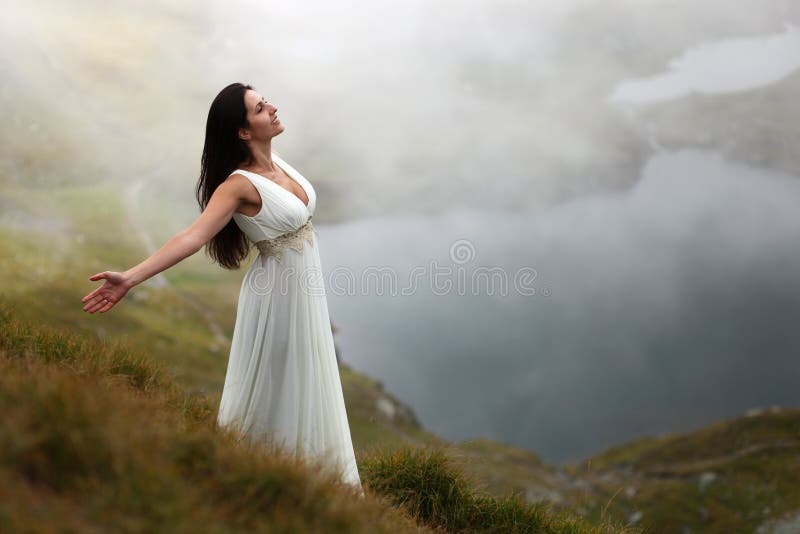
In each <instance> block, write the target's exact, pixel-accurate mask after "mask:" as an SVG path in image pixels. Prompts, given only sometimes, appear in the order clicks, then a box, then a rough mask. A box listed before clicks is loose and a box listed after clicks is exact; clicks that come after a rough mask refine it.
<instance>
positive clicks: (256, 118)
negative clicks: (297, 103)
mask: <svg viewBox="0 0 800 534" xmlns="http://www.w3.org/2000/svg"><path fill="white" fill-rule="evenodd" d="M244 105H245V107H246V108H247V120H248V122H249V123H250V127H249V128H242V129H241V130H240V131H239V135H240V136H242V138H243V139H245V140H248V141H255V142H259V141H268V140H269V139H272V138H273V137H275V136H276V135H278V134H279V133H281V132H283V130H284V127H283V124H282V123H281V121H280V119H279V118H278V108H276V107H275V106H273V105H272V104H270V103H269V102H267V101H265V100H264V97H263V96H261V94H259V93H258V91H255V90H253V89H248V90H247V91H245V93H244Z"/></svg>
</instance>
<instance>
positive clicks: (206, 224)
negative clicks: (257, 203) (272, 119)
mask: <svg viewBox="0 0 800 534" xmlns="http://www.w3.org/2000/svg"><path fill="white" fill-rule="evenodd" d="M236 176H237V175H234V177H231V178H229V179H228V180H225V181H224V182H223V183H221V184H220V185H219V187H217V189H216V190H215V191H214V194H213V195H211V199H209V201H208V205H207V206H206V209H205V210H203V212H202V213H201V214H200V216H199V217H198V218H197V220H195V221H194V222H193V223H192V225H191V226H189V227H188V228H186V229H184V230H181V231H180V232H178V233H177V234H175V235H174V236H172V237H171V238H170V239H169V240H168V241H167V242H166V243H164V245H163V246H162V247H161V248H160V249H158V250H157V251H156V252H154V253H153V255H152V256H150V257H149V258H147V259H146V260H144V261H142V262H141V263H139V264H138V265H135V266H134V267H131V268H130V269H128V270H127V271H125V272H114V271H104V272H101V273H97V274H94V275H92V276H90V277H89V280H102V279H105V283H104V284H103V285H102V286H101V287H98V288H97V289H95V290H94V291H92V292H91V293H89V294H88V295H86V296H85V297H83V299H81V300H82V302H83V303H84V304H85V306H84V307H83V311H86V312H89V313H94V312H97V311H99V312H100V313H104V312H107V311H108V310H110V309H111V308H113V307H114V305H115V304H116V303H117V302H119V301H120V300H121V299H122V297H124V296H125V295H126V294H127V293H128V291H129V290H130V289H132V288H133V287H134V286H136V285H138V284H141V283H142V282H144V281H145V280H147V279H148V278H150V277H153V276H155V275H157V274H158V273H160V272H162V271H165V270H167V269H169V268H170V267H172V266H173V265H175V264H176V263H179V262H180V261H182V260H184V259H186V258H187V257H189V256H191V255H192V254H194V253H195V252H197V251H198V250H200V249H201V248H202V247H203V245H205V244H206V243H208V241H210V240H211V238H212V237H214V236H215V235H217V232H219V231H220V230H222V229H223V228H224V227H225V225H226V224H228V222H229V221H230V220H231V217H233V214H234V213H235V212H236V210H237V209H238V208H239V205H240V204H241V202H242V200H243V199H244V195H245V191H246V189H245V187H246V186H245V184H244V182H243V181H244V180H247V179H246V178H244V177H242V176H239V177H238V178H236ZM248 185H249V184H248ZM250 187H252V186H250Z"/></svg>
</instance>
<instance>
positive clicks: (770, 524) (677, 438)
mask: <svg viewBox="0 0 800 534" xmlns="http://www.w3.org/2000/svg"><path fill="white" fill-rule="evenodd" d="M570 473H571V474H573V475H575V476H581V477H583V478H584V479H585V480H587V482H588V483H589V484H590V486H591V488H592V491H593V492H595V493H596V494H597V495H598V496H599V497H600V499H599V500H600V501H603V500H609V499H610V504H609V506H608V513H609V516H610V517H616V518H618V519H625V520H631V519H632V518H634V519H636V522H637V524H640V525H642V526H643V527H645V528H648V529H652V531H653V532H714V533H717V532H718V533H729V532H756V531H758V532H773V531H775V532H799V531H800V515H798V512H800V486H799V485H798V483H797V481H798V480H800V409H797V408H794V409H789V408H783V409H781V408H772V409H767V410H761V411H752V412H750V413H748V414H745V415H743V416H741V417H737V418H733V419H730V420H726V421H720V422H718V423H715V424H713V425H711V426H709V427H706V428H702V429H699V430H696V431H693V432H687V433H682V434H675V435H665V436H659V437H649V438H645V439H640V440H635V441H632V442H629V443H626V444H623V445H621V446H618V447H613V448H611V449H609V450H607V451H605V452H604V453H602V454H599V455H597V456H594V457H592V458H590V459H588V460H586V462H585V463H584V464H583V467H579V466H571V468H570ZM612 498H613V499H612ZM599 510H600V506H595V507H593V509H591V510H589V511H588V515H589V516H590V517H592V516H595V515H597V514H598V513H599ZM779 525H783V526H782V527H780V528H784V529H786V530H780V528H779ZM759 529H760V530H759Z"/></svg>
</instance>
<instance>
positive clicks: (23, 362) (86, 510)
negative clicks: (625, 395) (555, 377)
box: [0, 303, 624, 533]
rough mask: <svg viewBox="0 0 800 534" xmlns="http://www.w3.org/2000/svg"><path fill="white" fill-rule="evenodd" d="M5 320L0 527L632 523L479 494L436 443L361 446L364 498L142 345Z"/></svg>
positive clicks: (481, 528)
mask: <svg viewBox="0 0 800 534" xmlns="http://www.w3.org/2000/svg"><path fill="white" fill-rule="evenodd" d="M0 332H2V334H1V335H0V410H2V411H3V414H4V425H3V426H2V428H0V487H4V488H6V489H4V490H0V530H2V531H8V532H12V531H14V532H16V531H51V530H64V531H68V530H73V531H81V532H102V531H108V530H115V531H153V530H159V531H170V532H172V531H175V532H200V531H202V532H240V531H243V530H247V531H265V532H271V531H282V532H283V531H303V532H305V531H310V532H426V531H434V530H439V531H442V530H444V531H449V532H466V531H474V532H498V531H502V532H543V533H544V532H547V533H549V532H553V533H556V532H558V533H561V532H564V533H567V532H570V533H600V532H603V533H605V532H623V531H624V530H623V529H620V528H619V527H615V526H612V525H608V524H606V525H605V526H603V527H596V526H592V525H590V524H588V523H587V522H586V521H584V520H583V519H580V518H576V517H571V516H568V515H567V514H564V513H554V512H551V511H550V510H548V509H547V508H546V507H545V506H543V505H542V504H536V505H531V504H527V503H524V502H521V501H520V500H518V499H514V498H509V499H496V498H494V497H491V496H489V495H485V494H481V493H477V492H476V491H475V490H474V488H473V485H472V483H473V481H471V480H470V479H469V478H467V477H465V476H464V475H463V473H462V472H461V471H460V469H459V468H458V467H457V466H456V465H455V464H454V463H453V462H452V461H451V460H450V459H449V458H448V456H447V455H446V454H444V452H443V451H441V450H438V449H428V448H426V449H417V450H414V449H412V448H410V447H401V448H399V449H398V448H395V449H392V450H381V449H370V450H368V451H364V452H362V453H361V454H358V457H357V460H358V464H359V470H360V472H361V474H362V481H363V484H364V488H365V491H366V497H365V498H364V499H360V498H358V496H357V495H356V494H355V493H354V491H353V490H352V488H349V487H347V486H344V485H342V484H340V483H339V482H338V480H337V479H336V478H335V475H334V474H332V473H330V472H328V471H326V470H323V469H320V466H319V465H317V464H315V463H314V461H313V460H311V459H308V458H303V457H296V456H294V455H292V454H290V453H287V452H285V451H282V450H280V449H278V448H277V447H275V446H273V445H272V444H270V443H269V442H264V441H262V442H259V443H251V442H250V441H249V440H246V439H244V438H243V436H240V435H238V434H236V433H235V432H232V431H228V430H225V429H222V428H219V427H217V425H216V417H215V416H216V408H217V405H216V400H215V399H214V398H213V397H212V398H210V397H207V396H204V395H200V394H196V393H189V392H187V391H186V390H185V389H184V388H183V387H182V386H180V385H179V384H178V383H177V382H175V381H174V379H173V378H172V377H171V376H170V374H169V372H168V371H167V369H166V367H165V366H164V365H163V364H161V363H156V362H155V361H153V360H152V359H151V358H150V357H149V356H147V355H146V354H144V353H142V352H140V351H138V350H135V349H132V348H130V347H128V346H126V345H124V344H120V343H107V342H104V341H100V340H97V339H94V338H91V337H89V336H85V335H81V334H76V333H72V332H69V331H62V330H59V329H53V328H50V327H45V326H42V325H37V324H33V323H30V322H26V321H20V320H19V319H18V318H17V317H16V314H15V312H14V309H13V307H9V306H8V305H7V304H5V303H0ZM8 488H13V491H9V489H8Z"/></svg>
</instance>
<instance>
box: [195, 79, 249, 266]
mask: <svg viewBox="0 0 800 534" xmlns="http://www.w3.org/2000/svg"><path fill="white" fill-rule="evenodd" d="M248 89H253V88H252V87H251V86H249V85H245V84H242V83H232V84H230V85H229V86H227V87H226V88H225V89H223V90H222V91H220V92H219V94H218V95H217V96H216V98H214V101H213V102H212V103H211V109H210V110H209V111H208V120H207V121H206V141H205V145H204V146H203V156H202V158H201V160H200V179H199V180H198V181H197V189H196V191H195V195H196V196H197V202H198V204H200V211H201V212H202V211H203V210H204V209H206V206H207V205H208V201H209V200H211V195H212V194H214V191H216V189H217V187H219V184H221V183H222V182H224V181H225V179H226V178H227V177H228V176H229V175H230V173H232V172H233V171H235V170H236V169H237V167H238V166H239V164H241V163H242V162H243V161H245V162H246V161H250V158H251V154H250V149H249V148H247V143H245V142H244V140H243V139H241V138H240V137H239V128H247V127H249V126H250V123H249V122H248V120H247V108H246V107H245V105H244V94H245V92H246V91H247V90H248ZM249 249H250V245H249V243H248V239H247V236H246V235H245V234H244V233H243V232H242V231H241V229H240V228H239V226H238V225H237V224H236V222H235V221H234V220H233V219H231V220H230V221H228V224H226V225H225V227H224V228H223V229H222V230H220V231H219V232H218V233H217V235H215V236H214V237H212V238H211V240H210V241H209V242H208V243H206V254H207V255H208V256H210V257H211V259H212V260H214V261H215V262H217V263H219V264H220V265H221V266H222V267H224V268H226V269H231V270H235V269H238V268H239V265H240V264H241V262H242V260H244V259H245V258H246V257H247V253H248V252H249Z"/></svg>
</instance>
